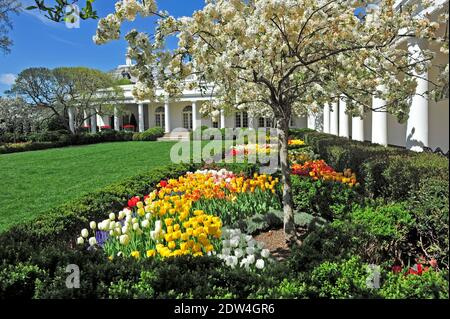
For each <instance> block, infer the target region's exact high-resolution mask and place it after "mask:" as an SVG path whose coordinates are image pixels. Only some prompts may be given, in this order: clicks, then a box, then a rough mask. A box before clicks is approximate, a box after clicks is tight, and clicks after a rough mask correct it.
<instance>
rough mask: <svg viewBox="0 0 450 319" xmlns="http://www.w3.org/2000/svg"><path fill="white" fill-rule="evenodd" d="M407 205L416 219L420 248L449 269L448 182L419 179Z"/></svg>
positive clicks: (435, 179)
mask: <svg viewBox="0 0 450 319" xmlns="http://www.w3.org/2000/svg"><path fill="white" fill-rule="evenodd" d="M408 208H409V210H410V211H411V214H412V215H413V216H414V218H415V220H416V225H415V226H416V231H417V236H418V245H419V249H420V250H421V251H422V252H423V253H424V254H425V255H426V256H428V257H429V258H435V259H437V260H438V261H439V263H442V264H443V265H444V266H445V267H446V268H448V266H449V256H448V252H449V240H448V239H449V238H448V237H449V236H448V232H449V189H448V181H446V180H443V179H440V178H430V179H426V180H424V181H422V182H420V183H419V186H418V189H417V190H416V191H415V192H414V193H413V194H412V196H411V199H410V201H409V202H408Z"/></svg>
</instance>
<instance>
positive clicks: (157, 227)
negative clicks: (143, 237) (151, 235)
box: [155, 220, 162, 233]
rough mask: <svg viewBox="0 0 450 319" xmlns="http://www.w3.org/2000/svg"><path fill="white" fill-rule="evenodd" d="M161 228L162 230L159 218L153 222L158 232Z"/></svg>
mask: <svg viewBox="0 0 450 319" xmlns="http://www.w3.org/2000/svg"><path fill="white" fill-rule="evenodd" d="M161 230H162V222H161V221H160V220H157V221H156V222H155V231H156V232H157V233H159V232H161Z"/></svg>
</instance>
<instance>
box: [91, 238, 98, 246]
mask: <svg viewBox="0 0 450 319" xmlns="http://www.w3.org/2000/svg"><path fill="white" fill-rule="evenodd" d="M95 244H97V239H95V237H91V238H89V245H90V246H94V245H95Z"/></svg>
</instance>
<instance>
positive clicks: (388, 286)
mask: <svg viewBox="0 0 450 319" xmlns="http://www.w3.org/2000/svg"><path fill="white" fill-rule="evenodd" d="M448 290H449V287H448V270H447V271H435V270H429V271H425V272H424V273H423V274H422V275H420V276H418V275H407V276H405V275H404V274H394V273H392V272H390V273H388V274H387V277H386V279H385V280H384V281H383V283H382V285H381V289H380V291H379V294H380V296H381V297H383V298H386V299H406V298H408V299H448V297H449V294H448Z"/></svg>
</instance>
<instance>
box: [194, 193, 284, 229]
mask: <svg viewBox="0 0 450 319" xmlns="http://www.w3.org/2000/svg"><path fill="white" fill-rule="evenodd" d="M192 208H193V209H202V210H204V211H206V212H214V214H215V215H216V216H219V217H220V218H221V219H222V222H223V223H224V224H226V225H235V224H236V223H238V222H239V221H241V220H243V219H245V218H247V217H249V216H254V215H257V214H265V213H266V212H269V211H270V210H272V209H280V208H281V204H280V200H279V198H278V196H276V195H275V194H272V192H270V191H262V190H261V189H259V188H258V189H256V190H255V191H254V192H253V193H250V192H247V193H239V194H236V196H235V197H234V198H233V199H232V200H229V199H226V198H224V199H214V200H209V199H200V200H199V201H196V202H194V203H193V205H192Z"/></svg>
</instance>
